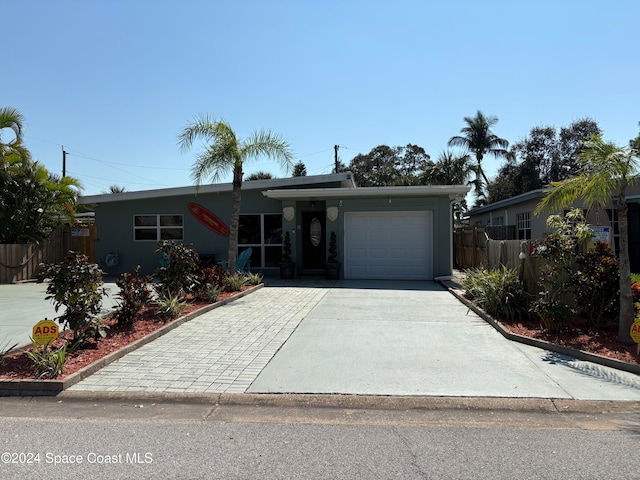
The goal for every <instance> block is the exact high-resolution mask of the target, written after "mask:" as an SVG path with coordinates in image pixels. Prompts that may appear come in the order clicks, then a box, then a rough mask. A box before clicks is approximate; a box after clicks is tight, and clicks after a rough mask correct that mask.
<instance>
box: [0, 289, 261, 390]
mask: <svg viewBox="0 0 640 480" xmlns="http://www.w3.org/2000/svg"><path fill="white" fill-rule="evenodd" d="M248 288H251V287H244V288H243V290H246V289H248ZM237 294H238V292H223V293H222V294H221V295H220V297H219V298H218V302H220V301H222V300H225V299H227V298H230V297H233V296H235V295H237ZM207 305H209V303H206V302H196V301H190V302H189V304H188V305H187V307H186V308H185V310H184V311H183V312H182V316H184V315H186V314H188V313H191V312H193V311H194V310H197V309H199V308H202V307H205V306H207ZM156 308H157V307H155V306H154V305H148V306H146V307H144V309H143V311H142V313H141V314H140V316H139V317H138V318H137V319H136V321H135V322H134V323H133V325H131V326H130V327H121V326H118V325H117V323H116V321H115V320H114V319H112V318H111V317H110V316H107V317H105V319H104V320H103V325H105V326H108V327H109V328H108V329H107V330H106V332H107V336H106V337H105V338H99V339H98V340H93V339H91V340H89V341H88V342H89V345H88V346H87V347H86V348H82V349H78V350H76V351H75V352H73V353H72V354H71V355H70V356H69V357H68V358H67V361H66V363H65V365H64V370H63V371H62V374H60V375H59V376H58V377H56V379H57V380H61V379H64V378H65V377H68V376H69V375H71V374H73V373H76V372H77V371H78V370H81V369H82V368H84V367H86V366H88V365H90V364H91V363H93V362H95V361H96V360H99V359H101V358H102V357H105V356H107V355H109V354H110V353H113V352H115V351H117V350H120V349H121V348H122V347H125V346H126V345H129V344H130V343H133V342H135V341H136V340H139V339H140V338H142V337H144V336H146V335H148V334H150V333H153V332H155V331H156V330H158V329H159V328H161V327H163V326H165V325H167V324H169V323H171V322H172V321H175V320H169V321H165V320H163V319H162V317H161V316H160V315H159V314H157V312H156ZM71 338H72V332H69V331H66V332H63V333H62V334H61V335H60V337H59V338H58V340H56V341H55V342H53V346H54V347H59V346H62V345H64V342H65V340H64V339H71ZM29 350H30V348H29ZM35 378H36V374H35V370H34V367H33V362H32V361H31V360H30V359H29V357H27V355H26V354H25V353H24V352H23V351H17V352H12V353H10V354H8V355H6V356H5V357H4V365H0V379H1V380H27V379H29V380H30V379H35Z"/></svg>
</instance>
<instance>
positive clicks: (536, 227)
mask: <svg viewBox="0 0 640 480" xmlns="http://www.w3.org/2000/svg"><path fill="white" fill-rule="evenodd" d="M546 191H547V190H546V189H539V190H532V191H530V192H526V193H523V194H521V195H516V196H515V197H511V198H507V199H504V200H501V201H499V202H495V203H491V204H489V205H484V206H482V207H478V208H473V209H471V210H469V211H468V212H467V215H468V217H469V224H470V225H471V226H473V225H483V226H511V227H512V231H513V232H514V239H518V240H536V239H539V238H543V237H544V236H545V235H546V234H547V233H549V230H548V229H547V226H546V220H547V217H548V216H549V215H551V214H552V213H558V214H562V213H563V212H545V213H543V214H541V215H538V216H535V215H534V213H533V212H534V211H535V210H536V208H537V206H538V204H539V203H540V201H541V200H542V198H543V197H544V195H545V193H546ZM626 196H627V205H628V207H629V211H628V216H627V219H628V222H629V256H630V261H631V271H632V272H638V273H640V186H633V187H629V188H628V189H627V192H626ZM576 206H577V207H581V208H584V205H577V204H576ZM587 213H588V217H587V219H586V220H587V223H589V224H591V225H599V226H608V227H609V230H610V234H611V236H612V238H611V241H612V242H613V244H614V245H615V249H616V251H617V250H618V245H619V236H620V233H619V231H618V217H617V211H616V209H615V208H614V207H613V205H606V206H604V213H606V216H605V215H604V214H603V212H602V211H599V212H598V211H592V212H591V213H589V212H587Z"/></svg>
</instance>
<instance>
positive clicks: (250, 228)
mask: <svg viewBox="0 0 640 480" xmlns="http://www.w3.org/2000/svg"><path fill="white" fill-rule="evenodd" d="M231 189H232V186H231V184H230V183H228V184H214V185H203V186H200V188H199V190H198V193H197V195H196V193H195V188H194V187H193V186H190V187H179V188H168V189H161V190H146V191H139V192H124V193H110V194H102V195H92V196H85V197H81V198H80V199H79V203H81V204H86V205H91V206H93V208H94V209H95V224H96V227H97V231H98V241H97V243H96V259H97V261H98V263H99V264H100V266H101V268H102V269H103V270H104V271H105V272H106V273H107V274H109V275H119V274H121V273H123V272H127V271H132V270H133V269H134V268H135V266H136V265H141V267H142V271H143V272H144V273H152V272H153V270H154V269H155V268H157V267H158V265H159V261H160V257H159V255H158V254H156V253H154V252H155V248H156V243H157V241H158V240H161V239H173V240H176V241H179V242H183V243H185V244H189V245H192V246H193V248H194V250H196V251H197V252H198V253H199V254H201V255H202V256H203V257H205V258H209V259H211V258H213V257H215V260H216V261H224V260H226V257H227V250H228V237H226V236H223V235H220V234H219V233H215V232H214V231H212V230H211V229H210V228H207V226H206V225H205V224H203V223H202V222H201V221H199V220H198V219H197V218H196V216H195V215H194V214H193V211H194V206H193V204H197V205H196V207H195V209H196V213H198V212H202V211H203V209H206V210H208V211H210V212H211V213H213V215H215V217H217V219H214V223H215V222H217V221H219V222H220V223H221V224H223V225H217V226H218V227H219V228H221V229H222V230H224V229H225V228H226V227H228V225H229V222H230V215H231ZM468 190H469V188H468V187H466V186H462V185H452V186H415V187H370V188H357V187H356V185H355V183H354V182H353V176H352V174H351V173H350V172H343V173H336V174H328V175H316V176H304V177H293V178H283V179H273V180H255V181H250V182H244V183H243V186H242V206H241V215H240V230H239V237H238V245H239V246H238V250H239V251H242V250H244V249H246V248H249V247H251V249H252V254H251V270H252V271H260V272H262V273H264V274H267V275H275V274H276V273H277V272H278V268H279V265H280V261H281V255H282V233H283V231H289V232H291V239H292V244H293V258H294V261H295V262H296V267H297V271H298V274H302V275H304V274H319V273H321V272H323V271H324V263H325V262H326V258H327V246H328V238H329V236H330V234H331V232H332V231H334V232H335V233H336V235H337V238H338V261H339V262H340V263H341V277H342V278H352V279H415V280H430V279H433V278H436V277H442V276H449V275H451V274H452V268H453V267H452V265H453V259H452V228H453V225H452V222H453V216H452V204H453V202H455V201H460V200H461V199H463V198H464V196H465V195H466V193H467V192H468ZM189 204H192V205H191V210H190V209H189ZM223 233H224V232H223Z"/></svg>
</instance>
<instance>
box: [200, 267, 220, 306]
mask: <svg viewBox="0 0 640 480" xmlns="http://www.w3.org/2000/svg"><path fill="white" fill-rule="evenodd" d="M226 276H227V272H225V271H224V269H223V268H222V267H221V266H220V265H216V266H215V267H208V268H201V269H199V270H198V272H197V275H196V285H195V286H194V289H193V296H194V298H197V299H199V300H204V301H207V302H212V301H213V302H215V300H216V299H217V298H218V295H220V292H221V291H222V288H223V287H224V279H225V278H226ZM216 290H217V295H215V299H213V300H211V298H212V293H214V292H215V291H216Z"/></svg>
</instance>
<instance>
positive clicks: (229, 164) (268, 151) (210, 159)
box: [178, 115, 293, 273]
mask: <svg viewBox="0 0 640 480" xmlns="http://www.w3.org/2000/svg"><path fill="white" fill-rule="evenodd" d="M178 139H179V144H180V146H181V148H182V150H183V151H184V150H188V149H190V148H191V147H192V145H193V142H194V141H195V140H197V139H202V140H204V141H205V142H207V144H206V146H204V148H203V150H202V151H201V152H200V153H199V154H198V156H197V157H196V160H195V162H194V164H193V166H192V169H191V177H192V178H193V180H194V182H195V184H196V188H197V187H199V186H200V184H201V183H202V181H203V180H204V179H205V178H206V177H210V178H211V179H212V181H214V182H216V181H219V180H220V178H221V177H222V176H223V175H224V174H225V173H228V172H229V171H231V172H232V173H233V182H232V183H233V190H232V194H231V225H230V228H229V232H230V233H229V256H228V260H229V263H228V268H229V272H230V273H235V270H236V256H237V251H238V226H239V222H240V202H241V197H242V175H243V172H242V168H243V166H244V162H245V161H247V160H249V159H251V158H257V157H259V156H262V155H264V156H266V157H268V158H273V159H275V160H278V161H279V163H280V164H281V165H282V167H283V168H284V169H285V170H287V171H288V170H290V169H291V168H292V163H293V153H292V152H291V149H290V147H289V144H288V143H287V142H286V141H284V140H283V139H282V138H281V137H280V136H279V135H276V134H274V133H272V132H270V131H268V130H260V131H255V132H253V133H252V134H251V135H250V136H249V137H248V138H246V139H241V138H238V137H237V136H236V134H235V132H234V131H233V130H232V129H231V127H230V126H229V124H228V123H226V122H224V121H222V120H216V119H214V118H211V117H209V116H206V115H205V116H198V117H196V118H195V119H194V120H193V121H192V122H191V123H189V124H188V125H187V126H186V127H185V128H184V129H183V130H182V132H181V133H180V135H179V137H178Z"/></svg>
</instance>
